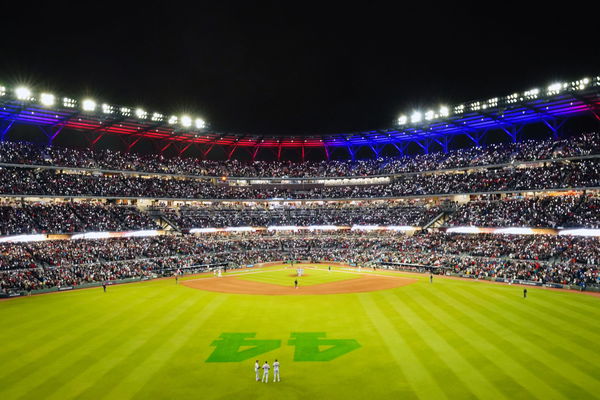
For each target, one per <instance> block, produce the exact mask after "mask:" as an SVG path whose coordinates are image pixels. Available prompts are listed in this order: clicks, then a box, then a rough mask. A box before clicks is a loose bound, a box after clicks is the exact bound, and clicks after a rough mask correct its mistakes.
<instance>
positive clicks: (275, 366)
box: [273, 359, 281, 382]
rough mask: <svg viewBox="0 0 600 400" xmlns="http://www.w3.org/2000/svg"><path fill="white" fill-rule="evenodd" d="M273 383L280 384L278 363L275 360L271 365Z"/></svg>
mask: <svg viewBox="0 0 600 400" xmlns="http://www.w3.org/2000/svg"><path fill="white" fill-rule="evenodd" d="M273 382H281V379H280V378H279V361H277V359H275V362H274V363H273Z"/></svg>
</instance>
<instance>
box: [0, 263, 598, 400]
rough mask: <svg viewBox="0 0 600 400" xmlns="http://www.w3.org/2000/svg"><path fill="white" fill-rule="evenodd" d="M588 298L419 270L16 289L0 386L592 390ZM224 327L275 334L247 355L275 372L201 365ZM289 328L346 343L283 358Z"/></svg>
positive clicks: (1, 313) (154, 394) (209, 394)
mask: <svg viewBox="0 0 600 400" xmlns="http://www.w3.org/2000/svg"><path fill="white" fill-rule="evenodd" d="M270 273H272V272H270ZM307 273H310V272H309V271H307ZM334 273H335V274H340V275H341V272H334ZM343 275H348V274H343ZM599 305H600V299H598V298H595V297H591V296H585V295H580V294H577V293H568V292H557V291H549V290H544V289H536V288H529V290H528V298H527V299H523V296H522V288H520V287H513V286H504V285H491V284H486V283H480V282H470V281H460V280H450V279H442V278H436V279H435V280H434V283H433V284H430V283H429V282H428V278H427V277H426V276H423V277H421V278H420V279H419V282H417V283H415V284H413V285H409V286H405V287H401V288H398V289H393V290H387V291H379V292H372V293H356V294H344V295H325V296H281V297H273V296H249V295H228V294H219V293H212V292H203V291H199V290H195V289H191V288H188V287H185V286H182V285H175V282H174V280H157V281H149V282H143V283H136V284H129V285H121V286H114V287H109V288H108V292H107V293H103V292H102V289H101V288H97V289H92V290H81V291H73V292H64V293H57V294H51V295H44V296H33V297H28V298H19V299H13V300H9V301H3V302H0V321H2V329H1V330H0V343H2V345H1V346H0V362H1V363H2V366H3V367H2V368H0V398H1V399H3V400H7V399H32V398H35V399H69V398H77V399H99V398H106V399H125V398H133V399H149V398H163V399H186V398H211V399H212V398H225V399H227V398H231V399H240V398H243V399H252V398H257V399H262V398H264V399H270V398H274V399H295V398H317V399H320V398H325V399H337V398H340V399H355V398H392V397H395V398H397V397H398V396H401V398H403V399H416V398H421V399H437V398H440V399H443V398H446V399H457V398H487V399H518V398H522V399H529V398H539V399H550V398H552V399H560V398H578V399H583V398H585V399H590V398H598V396H599V394H600V374H599V373H598V371H600V347H599V346H598V343H599V341H600V329H599V328H600V322H599V321H600V307H599ZM224 332H248V333H255V334H256V339H271V340H273V339H277V340H281V342H282V345H281V347H279V348H277V349H275V350H272V351H270V352H268V353H265V354H261V355H260V356H258V357H256V358H259V360H260V362H261V364H262V362H264V361H265V360H269V362H272V361H273V360H274V359H275V358H278V359H279V361H280V362H281V376H282V381H281V382H280V383H275V384H272V383H269V384H268V385H267V384H261V383H257V382H255V381H254V371H253V363H254V359H255V357H253V358H252V359H249V360H246V361H243V362H222V363H206V362H205V361H206V360H207V358H208V357H209V356H210V355H211V353H212V352H213V350H214V347H213V346H211V343H212V342H213V341H214V340H216V339H218V338H219V336H220V335H221V334H222V333H224ZM294 332H324V333H326V334H327V337H329V338H334V339H355V340H357V341H358V342H359V343H360V348H358V349H356V350H354V351H351V352H349V353H347V354H345V355H342V356H340V357H339V358H336V359H334V360H332V361H327V362H295V361H293V357H294V349H295V348H294V347H293V346H290V345H288V340H289V339H290V337H291V335H292V333H294ZM242 350H243V349H242Z"/></svg>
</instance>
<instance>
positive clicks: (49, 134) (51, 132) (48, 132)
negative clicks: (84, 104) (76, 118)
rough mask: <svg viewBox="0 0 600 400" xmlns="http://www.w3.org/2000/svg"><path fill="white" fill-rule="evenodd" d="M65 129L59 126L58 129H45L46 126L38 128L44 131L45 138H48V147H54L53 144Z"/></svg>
mask: <svg viewBox="0 0 600 400" xmlns="http://www.w3.org/2000/svg"><path fill="white" fill-rule="evenodd" d="M64 127H65V126H64V125H59V126H57V127H52V126H50V127H45V126H41V125H38V128H39V129H40V130H41V131H42V133H43V134H44V136H46V144H47V145H48V146H51V145H52V142H53V141H54V139H55V138H56V137H57V136H58V135H59V134H60V133H61V132H62V130H63V128H64Z"/></svg>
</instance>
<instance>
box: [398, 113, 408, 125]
mask: <svg viewBox="0 0 600 400" xmlns="http://www.w3.org/2000/svg"><path fill="white" fill-rule="evenodd" d="M407 122H408V117H407V116H406V115H401V116H399V117H398V125H406V123H407Z"/></svg>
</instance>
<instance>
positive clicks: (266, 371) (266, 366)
mask: <svg viewBox="0 0 600 400" xmlns="http://www.w3.org/2000/svg"><path fill="white" fill-rule="evenodd" d="M262 369H263V376H262V381H263V382H265V383H269V369H271V367H270V366H269V363H268V362H266V361H265V363H264V364H263V366H262Z"/></svg>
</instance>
